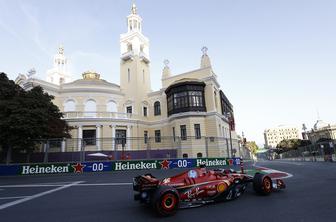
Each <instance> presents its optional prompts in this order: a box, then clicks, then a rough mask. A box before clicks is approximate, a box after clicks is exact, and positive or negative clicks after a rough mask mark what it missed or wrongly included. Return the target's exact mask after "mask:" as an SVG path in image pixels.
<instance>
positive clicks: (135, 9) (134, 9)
mask: <svg viewBox="0 0 336 222" xmlns="http://www.w3.org/2000/svg"><path fill="white" fill-rule="evenodd" d="M131 12H132V14H133V15H136V14H137V7H136V5H135V3H134V2H133V4H132V8H131Z"/></svg>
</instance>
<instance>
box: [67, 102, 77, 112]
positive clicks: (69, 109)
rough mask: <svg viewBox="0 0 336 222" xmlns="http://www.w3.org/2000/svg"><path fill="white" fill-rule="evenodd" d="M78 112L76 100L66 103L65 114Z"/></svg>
mask: <svg viewBox="0 0 336 222" xmlns="http://www.w3.org/2000/svg"><path fill="white" fill-rule="evenodd" d="M74 111H76V103H75V101H74V100H72V99H69V100H67V101H66V102H65V103H64V112H74Z"/></svg>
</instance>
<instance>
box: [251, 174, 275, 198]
mask: <svg viewBox="0 0 336 222" xmlns="http://www.w3.org/2000/svg"><path fill="white" fill-rule="evenodd" d="M253 189H254V191H255V192H256V193H258V194H261V195H269V194H271V192H272V179H271V178H270V177H269V176H265V175H263V174H260V173H256V174H255V175H254V178H253Z"/></svg>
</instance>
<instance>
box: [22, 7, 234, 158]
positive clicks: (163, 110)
mask: <svg viewBox="0 0 336 222" xmlns="http://www.w3.org/2000/svg"><path fill="white" fill-rule="evenodd" d="M142 27H143V23H142V18H141V17H140V16H139V15H138V13H137V8H136V6H135V5H134V4H133V5H132V8H131V14H130V15H129V16H127V32H126V33H124V34H121V35H120V85H117V84H114V83H110V82H108V81H105V80H103V79H102V77H101V75H100V74H98V73H96V72H94V71H87V72H84V73H83V74H82V77H83V78H82V79H78V80H75V81H71V75H70V74H69V72H68V70H67V62H68V61H67V58H66V56H65V52H64V49H63V47H60V48H59V52H58V53H57V54H56V55H55V57H54V61H53V64H54V65H53V68H52V69H51V70H49V71H48V73H47V80H46V81H44V80H41V79H39V78H35V77H34V75H30V76H28V77H27V76H26V75H19V76H18V77H17V79H16V83H17V84H19V85H21V86H22V87H23V88H24V89H26V90H29V89H31V88H32V87H34V86H37V85H39V86H41V87H43V89H44V90H45V91H46V92H48V93H49V94H51V95H53V96H54V97H55V99H54V103H55V104H56V105H57V106H58V107H59V109H60V110H61V111H62V112H63V113H64V119H65V120H66V121H67V122H68V124H69V125H70V126H73V127H74V129H73V130H72V131H71V135H72V138H76V139H74V140H71V141H70V140H66V141H63V142H62V151H80V150H81V149H82V147H83V143H84V145H85V149H86V150H91V151H106V150H126V151H129V152H131V151H140V150H146V149H149V148H148V141H149V140H151V141H152V142H151V147H150V149H157V150H163V149H170V148H172V147H176V146H178V147H180V148H181V149H179V151H178V154H177V156H184V157H196V156H218V157H219V156H229V155H232V154H235V153H236V155H239V153H237V152H238V142H237V141H238V140H237V135H236V133H235V121H234V112H233V106H232V104H231V103H230V101H229V100H228V98H227V97H226V96H225V94H224V92H223V91H222V90H221V89H220V85H219V83H218V81H217V76H216V74H215V73H214V71H213V69H212V66H211V62H210V58H209V56H208V54H207V48H206V47H204V48H203V49H202V56H201V63H200V67H198V68H196V69H195V70H192V71H189V72H186V73H181V74H177V75H172V74H171V71H170V68H169V61H168V60H165V61H164V68H163V71H162V88H161V89H160V90H158V91H152V89H151V81H150V63H151V60H150V56H149V39H148V38H147V37H146V36H145V35H144V34H143V33H142ZM204 137H207V138H208V139H209V138H210V139H209V140H208V139H207V140H204ZM229 138H231V143H230V144H232V145H231V146H229V144H228V139H229ZM107 141H109V142H107ZM213 141H216V145H211V144H210V143H211V142H213ZM232 141H233V142H232ZM70 143H71V144H70ZM205 147H207V148H205ZM209 147H210V149H208V148H209ZM229 148H230V149H229Z"/></svg>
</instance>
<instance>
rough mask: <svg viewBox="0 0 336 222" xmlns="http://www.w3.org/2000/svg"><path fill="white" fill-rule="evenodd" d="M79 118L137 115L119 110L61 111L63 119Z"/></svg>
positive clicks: (121, 117)
mask: <svg viewBox="0 0 336 222" xmlns="http://www.w3.org/2000/svg"><path fill="white" fill-rule="evenodd" d="M80 118H114V119H136V118H137V115H136V114H132V113H119V112H76V111H74V112H63V119H80Z"/></svg>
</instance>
